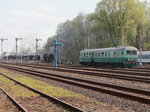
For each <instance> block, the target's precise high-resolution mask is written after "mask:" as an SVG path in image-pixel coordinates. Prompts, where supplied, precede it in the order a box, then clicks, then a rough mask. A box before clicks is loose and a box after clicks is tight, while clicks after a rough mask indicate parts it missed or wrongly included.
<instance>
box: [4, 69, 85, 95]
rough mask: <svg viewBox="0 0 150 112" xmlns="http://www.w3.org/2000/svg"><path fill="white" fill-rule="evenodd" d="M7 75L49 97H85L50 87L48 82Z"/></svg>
mask: <svg viewBox="0 0 150 112" xmlns="http://www.w3.org/2000/svg"><path fill="white" fill-rule="evenodd" d="M4 74H5V75H8V76H11V77H12V78H14V79H16V80H18V81H20V82H22V83H23V84H26V85H28V86H30V87H32V88H35V89H38V90H40V91H42V92H44V93H46V94H48V95H51V96H55V97H79V98H81V97H83V96H82V95H80V94H77V93H74V92H71V91H68V90H65V89H63V88H60V87H54V86H51V85H48V84H47V83H46V82H42V81H39V80H36V79H32V78H30V77H27V76H23V75H19V74H15V75H14V74H12V73H8V72H6V71H5V72H4Z"/></svg>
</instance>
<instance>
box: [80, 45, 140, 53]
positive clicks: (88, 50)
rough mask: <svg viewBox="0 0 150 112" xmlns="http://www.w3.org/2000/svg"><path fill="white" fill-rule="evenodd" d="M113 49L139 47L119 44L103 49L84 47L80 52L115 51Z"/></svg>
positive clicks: (133, 48)
mask: <svg viewBox="0 0 150 112" xmlns="http://www.w3.org/2000/svg"><path fill="white" fill-rule="evenodd" d="M113 50H137V48H135V47H132V46H118V47H110V48H102V49H84V50H81V51H80V52H93V51H113Z"/></svg>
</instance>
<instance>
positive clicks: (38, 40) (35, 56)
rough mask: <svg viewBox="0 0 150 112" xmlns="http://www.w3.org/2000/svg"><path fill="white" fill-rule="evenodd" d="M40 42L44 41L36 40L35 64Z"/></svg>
mask: <svg viewBox="0 0 150 112" xmlns="http://www.w3.org/2000/svg"><path fill="white" fill-rule="evenodd" d="M38 41H42V39H37V38H36V51H35V62H37V56H36V55H37V49H38Z"/></svg>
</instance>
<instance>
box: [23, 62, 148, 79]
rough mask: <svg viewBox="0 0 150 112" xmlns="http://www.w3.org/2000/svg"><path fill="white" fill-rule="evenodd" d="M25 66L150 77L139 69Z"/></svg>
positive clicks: (146, 72)
mask: <svg viewBox="0 0 150 112" xmlns="http://www.w3.org/2000/svg"><path fill="white" fill-rule="evenodd" d="M23 66H30V67H33V68H40V69H47V70H49V69H50V70H60V71H61V70H63V69H65V70H66V71H67V70H72V71H73V70H74V71H75V70H76V71H77V70H86V71H94V72H95V71H96V72H111V73H121V74H129V75H138V76H146V77H150V71H148V70H145V71H142V70H138V69H115V70H113V69H102V68H98V69H95V68H84V67H82V68H79V67H69V68H63V67H61V68H58V69H54V68H52V67H45V66H39V65H23Z"/></svg>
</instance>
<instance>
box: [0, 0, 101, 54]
mask: <svg viewBox="0 0 150 112" xmlns="http://www.w3.org/2000/svg"><path fill="white" fill-rule="evenodd" d="M99 1H100V0H0V38H8V41H4V43H3V51H7V52H10V51H12V49H14V50H15V38H16V37H21V38H23V40H22V47H23V46H28V45H29V46H31V44H32V46H33V48H34V47H35V38H41V39H43V42H39V45H42V44H43V43H44V42H46V40H47V38H48V37H49V36H52V35H55V32H56V28H57V25H58V24H59V23H61V22H64V21H66V20H67V19H69V20H71V19H73V18H74V17H76V16H77V15H78V14H79V12H83V13H85V14H88V13H92V12H94V10H95V8H96V4H97V3H98V2H99ZM18 45H19V47H20V46H21V41H18Z"/></svg>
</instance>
